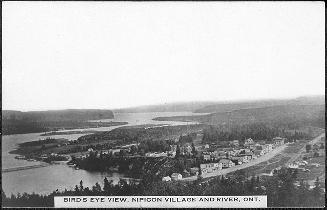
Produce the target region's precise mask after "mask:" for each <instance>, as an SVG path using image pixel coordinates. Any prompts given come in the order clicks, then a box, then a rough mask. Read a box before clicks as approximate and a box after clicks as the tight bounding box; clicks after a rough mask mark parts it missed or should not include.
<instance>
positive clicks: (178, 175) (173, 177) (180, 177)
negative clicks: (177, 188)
mask: <svg viewBox="0 0 327 210" xmlns="http://www.w3.org/2000/svg"><path fill="white" fill-rule="evenodd" d="M182 178H183V176H182V174H179V173H173V174H172V175H171V179H172V180H174V181H176V180H181V179H182Z"/></svg>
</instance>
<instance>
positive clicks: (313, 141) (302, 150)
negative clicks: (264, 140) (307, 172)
mask: <svg viewBox="0 0 327 210" xmlns="http://www.w3.org/2000/svg"><path fill="white" fill-rule="evenodd" d="M324 136H325V132H324V133H322V134H320V135H319V136H317V137H316V138H314V139H312V140H311V141H309V142H308V143H306V144H305V145H304V146H303V147H302V149H301V150H300V151H299V152H298V154H297V155H294V156H293V157H292V158H291V159H289V160H288V161H287V163H286V164H289V163H292V162H294V161H295V160H297V159H298V158H299V157H300V156H301V155H302V154H303V153H304V152H305V146H306V145H307V144H311V145H312V144H315V143H317V142H318V141H320V139H321V137H324Z"/></svg>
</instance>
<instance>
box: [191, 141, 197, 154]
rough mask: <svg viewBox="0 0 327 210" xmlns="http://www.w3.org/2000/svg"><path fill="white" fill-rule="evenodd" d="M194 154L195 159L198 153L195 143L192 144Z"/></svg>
mask: <svg viewBox="0 0 327 210" xmlns="http://www.w3.org/2000/svg"><path fill="white" fill-rule="evenodd" d="M192 154H193V157H195V156H196V155H197V151H196V149H195V146H194V143H192Z"/></svg>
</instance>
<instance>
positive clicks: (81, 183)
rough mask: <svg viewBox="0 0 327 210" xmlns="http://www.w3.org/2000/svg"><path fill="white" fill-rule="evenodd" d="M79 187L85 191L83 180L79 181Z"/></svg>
mask: <svg viewBox="0 0 327 210" xmlns="http://www.w3.org/2000/svg"><path fill="white" fill-rule="evenodd" d="M79 188H80V190H81V191H83V189H84V187H83V181H82V180H81V181H80V182H79Z"/></svg>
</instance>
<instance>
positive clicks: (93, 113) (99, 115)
mask: <svg viewBox="0 0 327 210" xmlns="http://www.w3.org/2000/svg"><path fill="white" fill-rule="evenodd" d="M112 118H114V114H113V112H112V111H111V110H101V109H66V110H51V111H30V112H20V111H11V110H3V111H2V120H23V121H33V122H34V121H84V120H100V119H112Z"/></svg>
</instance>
